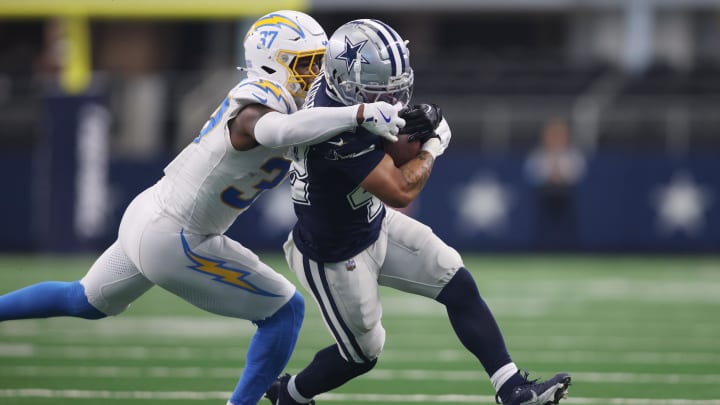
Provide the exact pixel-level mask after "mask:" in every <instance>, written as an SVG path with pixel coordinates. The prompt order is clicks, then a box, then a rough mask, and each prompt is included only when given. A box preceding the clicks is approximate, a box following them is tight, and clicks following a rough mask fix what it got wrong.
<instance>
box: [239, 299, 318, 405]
mask: <svg viewBox="0 0 720 405" xmlns="http://www.w3.org/2000/svg"><path fill="white" fill-rule="evenodd" d="M304 315H305V301H304V300H303V297H302V295H300V293H298V292H297V291H296V292H295V295H293V297H292V298H290V301H288V302H287V303H286V304H285V305H284V306H283V307H282V308H280V309H279V310H278V311H277V312H275V313H274V314H273V316H271V317H270V318H267V319H265V320H262V321H257V322H255V323H256V324H257V325H258V329H257V331H256V332H255V335H253V337H252V340H251V341H250V346H248V350H247V360H246V362H245V369H244V370H243V373H242V376H241V377H240V381H238V384H237V386H236V387H235V391H234V392H233V394H232V396H231V397H230V401H231V402H232V403H233V404H235V405H255V404H257V403H258V401H260V400H261V399H262V397H263V394H265V391H267V389H268V388H269V387H270V385H271V384H272V383H273V382H274V381H275V379H276V378H277V377H278V376H279V375H280V373H282V371H283V369H284V368H285V366H286V365H287V363H288V361H289V360H290V356H291V355H292V352H293V349H294V348H295V343H296V342H297V338H298V335H299V334H300V327H301V326H302V321H303V317H304Z"/></svg>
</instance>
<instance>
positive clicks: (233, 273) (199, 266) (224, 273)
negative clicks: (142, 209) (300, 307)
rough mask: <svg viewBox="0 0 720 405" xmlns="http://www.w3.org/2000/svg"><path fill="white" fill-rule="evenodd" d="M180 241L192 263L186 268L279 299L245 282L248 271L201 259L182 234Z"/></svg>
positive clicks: (219, 261)
mask: <svg viewBox="0 0 720 405" xmlns="http://www.w3.org/2000/svg"><path fill="white" fill-rule="evenodd" d="M180 239H181V240H182V244H183V251H184V252H185V256H187V257H188V259H190V261H192V262H193V263H194V264H193V265H191V266H187V268H189V269H192V270H195V271H198V272H200V273H204V274H207V275H210V276H214V277H215V280H216V281H218V282H221V283H223V284H227V285H230V286H233V287H237V288H240V289H242V290H245V291H248V292H251V293H253V294H258V295H264V296H266V297H280V296H279V295H275V294H272V293H270V292H268V291H265V290H263V289H261V288H259V287H257V286H256V285H254V284H252V283H251V282H249V281H247V280H246V278H247V277H248V276H249V275H250V274H251V273H250V272H249V271H247V270H242V269H234V268H232V267H229V266H227V263H226V262H224V261H222V260H216V259H211V258H209V257H203V256H200V255H199V254H197V253H195V252H193V251H192V250H191V249H190V245H189V244H188V242H187V240H186V239H185V235H184V234H183V233H182V232H181V233H180Z"/></svg>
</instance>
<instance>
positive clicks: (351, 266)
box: [345, 259, 355, 271]
mask: <svg viewBox="0 0 720 405" xmlns="http://www.w3.org/2000/svg"><path fill="white" fill-rule="evenodd" d="M345 269H346V270H347V271H353V270H355V260H354V259H350V260H348V261H346V262H345Z"/></svg>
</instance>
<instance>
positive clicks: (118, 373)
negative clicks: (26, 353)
mask: <svg viewBox="0 0 720 405" xmlns="http://www.w3.org/2000/svg"><path fill="white" fill-rule="evenodd" d="M241 371H242V368H240V367H238V368H231V367H128V366H98V367H87V366H78V367H72V366H0V376H15V377H60V376H62V377H79V378H198V377H206V378H207V377H211V378H232V377H235V376H238V375H239V374H240V372H241ZM552 374H553V373H552V372H544V371H543V372H535V373H533V376H537V377H541V378H547V377H550V376H551V375H552ZM571 374H572V376H573V379H574V380H575V381H577V382H588V383H615V384H667V385H677V384H687V385H713V386H715V385H720V374H677V373H662V374H660V373H657V374H655V373H612V372H609V373H601V372H592V373H591V372H571ZM363 379H368V380H383V381H388V380H393V381H396V380H402V381H484V380H486V379H487V376H486V375H485V373H484V372H482V371H466V370H444V371H437V370H423V369H410V370H387V369H376V370H373V372H372V373H368V374H366V375H365V376H364V377H363Z"/></svg>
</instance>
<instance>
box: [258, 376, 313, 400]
mask: <svg viewBox="0 0 720 405" xmlns="http://www.w3.org/2000/svg"><path fill="white" fill-rule="evenodd" d="M288 381H290V374H283V375H281V376H280V377H278V378H277V379H276V380H275V382H274V383H272V385H270V388H268V390H267V392H265V398H267V399H269V400H270V403H271V404H272V405H296V404H300V403H299V402H296V401H295V400H294V399H292V398H290V394H288V390H287V385H288ZM300 405H302V404H300ZM307 405H315V401H310V402H309V404H307Z"/></svg>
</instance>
